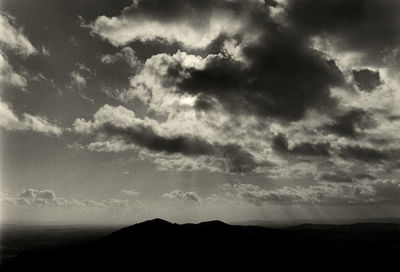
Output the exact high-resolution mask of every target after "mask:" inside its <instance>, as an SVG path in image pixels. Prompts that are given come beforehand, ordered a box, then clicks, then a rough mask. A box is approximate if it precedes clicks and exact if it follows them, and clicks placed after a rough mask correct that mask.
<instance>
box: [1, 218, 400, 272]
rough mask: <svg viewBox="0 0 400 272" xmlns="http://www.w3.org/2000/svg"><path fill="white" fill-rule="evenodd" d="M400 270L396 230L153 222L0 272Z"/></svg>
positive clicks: (27, 258)
mask: <svg viewBox="0 0 400 272" xmlns="http://www.w3.org/2000/svg"><path fill="white" fill-rule="evenodd" d="M399 267H400V228H399V225H397V224H356V225H341V226H340V225H339V226H336V225H326V226H324V225H311V224H306V225H301V226H296V227H291V228H285V229H272V228H265V227H256V226H234V225H229V224H226V223H223V222H221V221H210V222H203V223H200V224H182V225H180V224H174V223H170V222H168V221H165V220H162V219H154V220H150V221H146V222H143V223H139V224H135V225H132V226H128V227H125V228H122V229H120V230H118V231H116V232H113V233H111V234H109V235H106V236H104V237H103V238H100V239H98V240H95V241H92V242H89V243H85V244H82V245H79V246H70V247H65V248H58V249H53V250H37V251H27V252H25V253H24V254H22V255H21V256H19V257H18V258H16V259H14V260H13V261H12V262H11V261H10V262H9V263H6V264H4V266H3V267H2V271H23V270H24V269H30V270H32V269H33V270H34V271H36V269H38V271H50V270H51V271H97V270H110V271H153V270H172V271H208V270H216V269H219V270H223V271H228V270H234V271H237V270H243V271H256V270H257V271H258V270H261V271H275V270H276V269H277V268H279V270H281V269H296V270H298V269H300V268H301V269H304V268H305V269H307V270H308V271H309V270H313V271H316V270H318V271H333V270H338V269H357V270H359V269H374V270H376V271H394V270H398V268H399Z"/></svg>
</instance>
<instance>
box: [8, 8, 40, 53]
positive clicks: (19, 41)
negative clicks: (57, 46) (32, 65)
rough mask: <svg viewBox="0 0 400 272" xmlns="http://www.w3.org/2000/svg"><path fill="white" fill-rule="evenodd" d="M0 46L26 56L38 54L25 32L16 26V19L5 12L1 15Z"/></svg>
mask: <svg viewBox="0 0 400 272" xmlns="http://www.w3.org/2000/svg"><path fill="white" fill-rule="evenodd" d="M0 46H1V47H2V48H5V49H10V50H12V51H15V52H16V53H18V54H20V55H24V56H29V55H32V54H35V53H37V50H36V49H35V48H34V47H33V45H32V44H31V43H30V41H29V40H28V39H27V38H26V37H25V35H24V33H23V30H22V29H21V28H18V27H17V26H16V20H15V18H14V17H12V16H10V15H8V14H6V13H4V12H1V13H0Z"/></svg>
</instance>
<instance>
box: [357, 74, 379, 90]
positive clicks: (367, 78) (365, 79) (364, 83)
mask: <svg viewBox="0 0 400 272" xmlns="http://www.w3.org/2000/svg"><path fill="white" fill-rule="evenodd" d="M353 78H354V81H355V82H356V85H357V87H358V88H359V89H360V90H362V91H366V92H371V91H373V90H374V89H375V88H376V87H378V86H379V85H381V84H382V81H381V79H380V76H379V71H378V72H374V71H371V70H368V69H361V70H353Z"/></svg>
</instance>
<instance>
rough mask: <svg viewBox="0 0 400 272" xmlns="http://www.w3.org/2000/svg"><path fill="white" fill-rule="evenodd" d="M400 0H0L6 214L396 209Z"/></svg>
mask: <svg viewBox="0 0 400 272" xmlns="http://www.w3.org/2000/svg"><path fill="white" fill-rule="evenodd" d="M399 13H400V2H399V1H397V0H384V1H382V0H352V1H348V0H326V1H316V0H276V1H274V0H242V1H239V0H134V1H131V0H113V1H109V0H97V1H90V0H1V1H0V133H1V134H0V135H1V146H0V148H1V149H0V150H1V151H0V152H1V190H0V205H1V218H2V220H3V222H9V221H19V222H25V221H40V222H85V223H96V224H100V223H101V224H128V223H133V222H138V221H142V220H145V219H150V218H154V217H161V218H164V219H167V220H171V221H176V222H199V221H204V220H211V219H220V220H224V221H229V222H231V221H246V220H256V219H257V220H275V221H283V220H297V219H335V218H367V219H368V218H371V219H373V218H384V217H399V216H400V209H399V208H400V179H399V178H398V175H399V171H400V148H399V143H400V137H399V135H400V134H399V133H400V107H399V106H400V89H399V87H400V75H399V73H398V70H399V66H400V27H399V26H400V19H399V18H400V17H399V16H398V15H399Z"/></svg>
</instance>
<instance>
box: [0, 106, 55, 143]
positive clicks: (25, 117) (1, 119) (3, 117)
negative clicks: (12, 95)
mask: <svg viewBox="0 0 400 272" xmlns="http://www.w3.org/2000/svg"><path fill="white" fill-rule="evenodd" d="M0 127H3V128H4V129H6V130H10V131H34V132H37V133H43V134H47V135H55V136H60V135H61V134H62V129H61V128H59V127H58V126H57V125H54V124H51V123H49V121H48V120H47V118H45V117H42V116H34V115H31V114H28V113H23V114H22V118H21V119H19V118H18V117H17V116H16V115H15V113H14V112H13V110H12V108H11V107H10V105H9V104H8V103H6V102H4V101H2V100H0Z"/></svg>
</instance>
